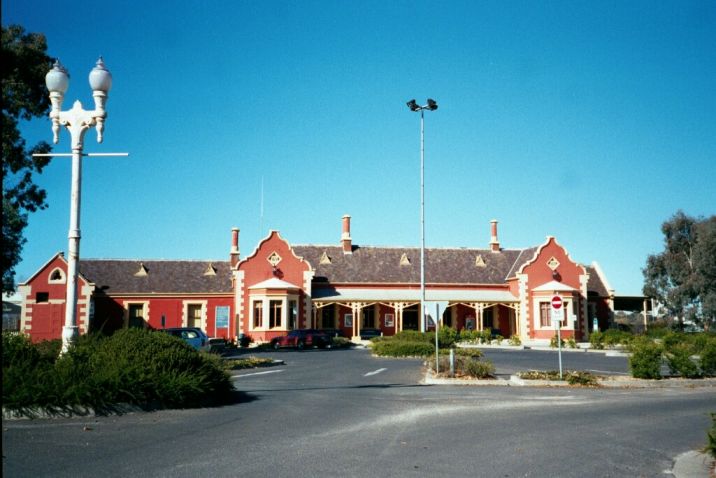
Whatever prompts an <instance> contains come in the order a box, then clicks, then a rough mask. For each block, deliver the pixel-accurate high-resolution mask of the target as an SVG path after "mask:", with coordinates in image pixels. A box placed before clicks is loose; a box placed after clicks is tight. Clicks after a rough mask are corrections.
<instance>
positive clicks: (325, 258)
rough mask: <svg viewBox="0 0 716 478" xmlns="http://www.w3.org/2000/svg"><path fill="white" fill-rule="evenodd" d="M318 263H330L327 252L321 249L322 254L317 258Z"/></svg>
mask: <svg viewBox="0 0 716 478" xmlns="http://www.w3.org/2000/svg"><path fill="white" fill-rule="evenodd" d="M318 263H319V264H330V263H331V258H330V257H328V253H327V252H326V251H323V254H321V258H320V259H319V260H318Z"/></svg>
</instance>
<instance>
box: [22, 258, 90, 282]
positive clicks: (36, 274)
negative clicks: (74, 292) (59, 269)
mask: <svg viewBox="0 0 716 478" xmlns="http://www.w3.org/2000/svg"><path fill="white" fill-rule="evenodd" d="M57 258H59V259H60V260H61V261H62V262H64V263H65V265H67V259H65V254H64V252H62V251H60V252H58V253H57V254H55V255H54V256H52V257H51V258H50V260H49V261H47V262H45V263H44V264H43V265H42V267H40V268H39V269H37V271H35V273H34V274H32V275H31V276H30V278H29V279H27V280H26V281H25V282H23V283H22V284H18V285H27V284H29V283H30V282H32V281H33V280H34V279H35V278H36V277H37V276H38V275H39V274H40V272H42V271H44V270H45V269H46V268H47V267H48V266H49V265H50V264H52V263H53V262H54V261H55V259H57ZM78 277H79V279H80V280H83V281H85V282H86V283H88V284H91V283H92V281H91V280H88V279H87V277H85V276H84V275H83V274H82V270H80V271H79V272H78Z"/></svg>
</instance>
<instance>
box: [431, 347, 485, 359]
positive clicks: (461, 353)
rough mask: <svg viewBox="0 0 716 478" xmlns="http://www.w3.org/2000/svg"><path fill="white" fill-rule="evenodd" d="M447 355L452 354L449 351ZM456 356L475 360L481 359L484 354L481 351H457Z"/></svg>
mask: <svg viewBox="0 0 716 478" xmlns="http://www.w3.org/2000/svg"><path fill="white" fill-rule="evenodd" d="M440 353H443V351H442V350H440ZM445 353H450V351H449V350H445ZM455 355H458V356H461V357H473V358H480V357H482V355H483V353H482V350H480V349H455Z"/></svg>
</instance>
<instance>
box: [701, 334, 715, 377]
mask: <svg viewBox="0 0 716 478" xmlns="http://www.w3.org/2000/svg"><path fill="white" fill-rule="evenodd" d="M701 371H702V372H703V374H704V375H709V376H714V375H716V342H714V341H710V342H709V343H707V344H706V345H705V346H704V348H703V349H702V350H701Z"/></svg>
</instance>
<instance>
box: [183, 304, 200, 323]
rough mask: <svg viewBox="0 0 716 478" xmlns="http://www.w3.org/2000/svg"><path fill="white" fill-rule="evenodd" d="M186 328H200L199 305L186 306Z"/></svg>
mask: <svg viewBox="0 0 716 478" xmlns="http://www.w3.org/2000/svg"><path fill="white" fill-rule="evenodd" d="M186 326H187V327H197V328H201V304H188V305H187V308H186Z"/></svg>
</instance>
